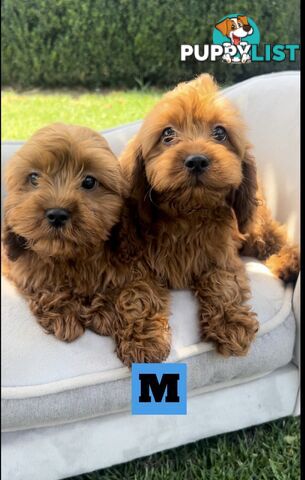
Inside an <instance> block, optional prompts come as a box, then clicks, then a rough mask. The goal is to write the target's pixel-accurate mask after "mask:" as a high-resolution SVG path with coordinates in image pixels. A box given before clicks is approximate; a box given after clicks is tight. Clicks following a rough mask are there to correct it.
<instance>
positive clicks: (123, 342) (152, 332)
mask: <svg viewBox="0 0 305 480" xmlns="http://www.w3.org/2000/svg"><path fill="white" fill-rule="evenodd" d="M148 323H149V322H148ZM153 323H154V327H153V328H149V325H147V327H148V328H143V329H139V326H137V328H136V329H135V330H134V331H133V332H132V333H131V334H130V335H128V334H127V335H126V333H127V332H124V335H121V334H119V335H117V336H116V342H117V354H118V357H119V358H120V360H121V361H122V362H123V363H124V365H126V366H127V367H130V366H131V364H132V363H160V362H163V361H164V360H166V358H167V357H168V355H169V353H170V329H169V326H168V322H167V319H166V318H165V317H158V318H155V319H154V321H153Z"/></svg>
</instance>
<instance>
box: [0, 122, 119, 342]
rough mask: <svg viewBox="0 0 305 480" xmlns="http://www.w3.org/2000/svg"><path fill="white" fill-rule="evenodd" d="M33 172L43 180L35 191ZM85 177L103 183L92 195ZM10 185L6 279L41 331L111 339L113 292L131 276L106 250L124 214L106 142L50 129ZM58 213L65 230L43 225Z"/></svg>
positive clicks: (14, 169) (81, 130) (29, 149)
mask: <svg viewBox="0 0 305 480" xmlns="http://www.w3.org/2000/svg"><path fill="white" fill-rule="evenodd" d="M31 172H37V173H39V181H38V185H37V186H36V187H35V186H33V185H31V183H30V182H29V174H30V173H31ZM86 174H90V175H92V176H94V177H95V178H96V179H97V180H98V182H99V183H98V186H97V188H96V189H95V190H94V191H89V190H84V189H82V188H81V181H82V179H83V178H84V177H85V176H86ZM6 185H7V192H8V194H7V198H6V200H5V207H4V210H5V216H4V234H3V251H4V255H3V267H4V273H5V274H6V275H7V276H8V277H9V278H10V279H11V280H12V281H14V283H15V284H16V285H17V287H18V288H19V289H20V291H21V292H22V293H23V295H25V297H26V298H27V299H28V301H29V305H30V307H31V309H32V311H33V313H34V314H35V315H36V317H37V319H38V321H39V323H40V325H41V326H42V327H43V328H44V330H45V331H46V332H48V333H52V334H54V335H55V336H56V337H57V338H59V339H61V340H65V341H68V342H70V341H72V340H74V339H76V338H77V337H79V336H80V335H82V333H83V332H84V329H85V327H86V326H89V327H90V328H92V329H95V330H98V331H99V333H103V334H107V335H109V334H111V333H112V332H113V329H114V327H113V325H114V323H115V318H116V317H115V311H114V307H113V301H112V304H111V292H113V288H114V287H115V286H118V285H120V282H122V284H124V282H125V277H124V275H126V274H127V269H126V267H125V270H124V269H121V270H120V268H119V265H116V264H115V261H114V260H113V258H112V255H111V249H110V248H109V245H108V244H109V240H108V239H109V236H110V233H111V229H112V227H113V225H114V224H115V223H117V221H118V219H119V215H120V212H121V208H122V191H123V181H122V175H121V169H120V165H119V162H118V160H117V158H116V157H115V156H114V155H113V154H112V152H111V151H110V149H109V147H108V145H107V143H106V141H105V140H104V139H103V138H102V137H101V136H100V135H98V134H97V133H96V132H94V131H92V130H90V129H88V128H85V127H78V126H71V125H64V124H53V125H50V126H48V127H45V128H43V129H41V130H39V131H38V132H37V133H36V134H35V135H34V136H33V137H32V138H31V139H30V140H29V141H28V142H27V143H26V144H25V145H24V146H23V147H22V148H21V149H20V150H19V151H18V152H17V153H16V154H15V156H14V157H13V158H12V159H11V160H10V161H9V163H8V166H7V171H6ZM55 207H60V208H63V207H64V208H66V209H68V210H69V212H70V214H71V217H70V220H69V222H68V223H67V225H66V226H64V227H62V228H60V229H54V228H53V227H52V226H51V225H50V224H49V223H48V222H47V219H46V218H45V211H46V209H48V208H55ZM107 290H109V291H108V292H107V295H106V291H107Z"/></svg>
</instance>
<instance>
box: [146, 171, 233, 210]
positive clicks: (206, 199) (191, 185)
mask: <svg viewBox="0 0 305 480" xmlns="http://www.w3.org/2000/svg"><path fill="white" fill-rule="evenodd" d="M227 194H228V191H227V189H223V190H218V191H217V190H213V189H210V188H209V187H207V186H205V184H204V182H202V181H200V179H192V181H191V182H189V181H188V182H186V184H185V185H184V186H179V188H173V187H172V188H171V189H168V190H163V191H160V190H159V191H158V190H154V189H152V190H151V194H150V200H151V202H152V203H153V204H154V205H155V206H157V207H158V208H159V209H160V210H163V211H165V212H167V213H169V214H171V215H176V216H180V215H189V214H191V213H193V212H197V211H204V210H211V209H214V208H216V207H219V206H222V205H224V204H225V199H226V195H227Z"/></svg>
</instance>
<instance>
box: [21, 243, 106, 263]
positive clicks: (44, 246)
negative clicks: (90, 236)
mask: <svg viewBox="0 0 305 480" xmlns="http://www.w3.org/2000/svg"><path fill="white" fill-rule="evenodd" d="M29 246H30V249H31V250H32V251H33V252H35V253H36V254H37V255H38V256H39V257H41V258H45V259H47V258H61V259H64V258H66V259H77V258H80V257H81V258H85V257H86V256H90V255H92V254H94V253H95V252H97V251H98V250H99V248H100V246H99V245H98V244H96V245H93V244H92V243H91V244H88V243H87V244H86V243H84V244H81V245H79V244H77V243H76V242H72V241H70V240H66V239H64V238H56V239H55V238H54V239H47V238H45V239H40V240H37V241H35V242H29Z"/></svg>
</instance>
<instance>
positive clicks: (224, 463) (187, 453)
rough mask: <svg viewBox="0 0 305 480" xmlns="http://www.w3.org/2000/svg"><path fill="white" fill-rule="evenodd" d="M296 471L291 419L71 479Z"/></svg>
mask: <svg viewBox="0 0 305 480" xmlns="http://www.w3.org/2000/svg"><path fill="white" fill-rule="evenodd" d="M174 434H175V432H173V435H174ZM300 475H301V474H300V421H299V419H298V418H292V417H289V418H285V419H281V420H277V421H275V422H271V423H266V424H264V425H260V426H258V427H253V428H248V429H246V430H241V431H239V432H235V433H229V434H225V435H220V436H217V437H212V438H208V439H205V440H201V441H199V442H196V443H192V444H189V445H185V446H183V447H179V448H176V449H173V450H168V451H166V452H162V453H157V454H155V455H151V456H150V457H146V458H143V459H139V460H134V461H133V462H128V463H125V464H122V465H119V466H115V467H111V468H107V469H104V470H100V471H99V472H94V473H88V474H85V475H80V476H78V477H73V479H72V478H71V479H70V480H299V479H300V478H301V476H300Z"/></svg>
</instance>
